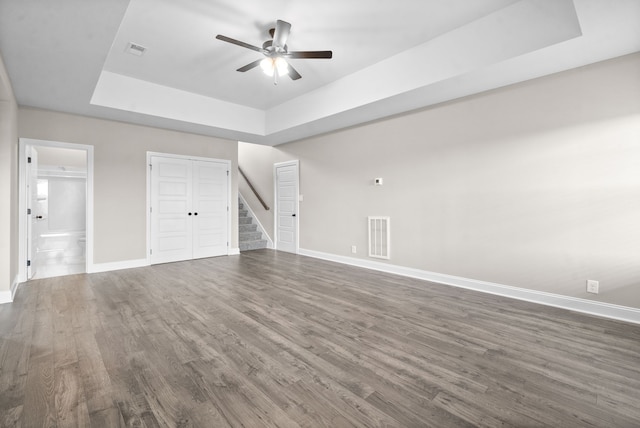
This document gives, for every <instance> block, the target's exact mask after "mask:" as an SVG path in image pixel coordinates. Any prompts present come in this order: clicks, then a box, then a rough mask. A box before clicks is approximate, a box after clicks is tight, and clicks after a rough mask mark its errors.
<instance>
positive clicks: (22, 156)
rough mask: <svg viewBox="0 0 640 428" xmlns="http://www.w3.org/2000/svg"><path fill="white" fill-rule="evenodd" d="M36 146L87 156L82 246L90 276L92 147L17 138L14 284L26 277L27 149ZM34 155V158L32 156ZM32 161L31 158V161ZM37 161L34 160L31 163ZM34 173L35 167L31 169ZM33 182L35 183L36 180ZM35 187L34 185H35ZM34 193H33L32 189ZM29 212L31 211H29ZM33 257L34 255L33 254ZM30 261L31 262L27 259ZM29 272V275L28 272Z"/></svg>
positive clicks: (28, 240)
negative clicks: (81, 153)
mask: <svg viewBox="0 0 640 428" xmlns="http://www.w3.org/2000/svg"><path fill="white" fill-rule="evenodd" d="M34 147H35V148H37V147H57V148H62V149H72V150H83V151H84V152H86V156H87V158H86V159H87V186H86V200H85V203H86V206H85V209H86V226H85V230H86V241H85V242H86V245H85V251H86V253H85V259H86V261H85V269H86V272H88V273H90V272H93V271H94V264H93V146H91V145H87V144H77V143H65V142H61V141H49V140H36V139H32V138H20V140H19V149H18V163H19V165H20V168H19V178H18V187H19V191H18V210H19V212H20V215H19V216H18V237H19V238H18V261H19V266H18V277H17V282H18V283H22V282H25V281H27V279H28V278H30V275H29V272H28V267H27V260H29V255H28V252H29V248H28V247H29V246H30V245H32V244H31V237H30V236H29V230H28V229H29V227H30V225H29V224H30V223H31V222H32V219H31V218H30V217H31V216H29V215H28V214H27V212H28V211H27V209H28V207H29V205H30V204H31V202H30V201H29V197H30V196H29V191H28V189H27V187H28V183H29V181H30V180H29V177H28V175H29V163H28V162H27V161H28V158H29V154H28V152H29V150H32V149H33V148H34ZM36 156H37V155H36ZM31 161H32V162H34V159H33V156H32V159H31ZM35 162H37V160H36V161H35ZM33 170H34V171H36V170H37V168H34V169H33ZM36 181H37V180H36ZM36 188H37V185H36ZM36 192H37V190H36ZM32 212H33V211H32ZM34 255H35V254H34ZM31 260H33V259H31ZM32 273H33V272H32Z"/></svg>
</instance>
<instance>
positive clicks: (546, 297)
mask: <svg viewBox="0 0 640 428" xmlns="http://www.w3.org/2000/svg"><path fill="white" fill-rule="evenodd" d="M298 254H300V255H303V256H308V257H314V258H317V259H323V260H329V261H332V262H337V263H343V264H347V265H351V266H357V267H362V268H366V269H372V270H378V271H382V272H387V273H393V274H396V275H401V276H407V277H411V278H416V279H422V280H425V281H431V282H437V283H439V284H446V285H451V286H454V287H461V288H467V289H470V290H476V291H481V292H483V293H490V294H496V295H498V296H504V297H511V298H513V299H518V300H524V301H527V302H532V303H539V304H542V305H547V306H553V307H556V308H562V309H568V310H570V311H576V312H582V313H585V314H590V315H596V316H600V317H605V318H611V319H615V320H620V321H626V322H630V323H634V324H640V309H636V308H631V307H627V306H620V305H612V304H610V303H602V302H596V301H593V300H587V299H580V298H577V297H569V296H563V295H560V294H553V293H546V292H543V291H535V290H528V289H526V288H519V287H512V286H509V285H503V284H497V283H494V282H487V281H479V280H476V279H469V278H463V277H460V276H453V275H446V274H442V273H436V272H429V271H425V270H420V269H413V268H408V267H403V266H397V265H392V264H387V263H381V262H377V261H372V260H364V259H356V258H353V257H347V256H339V255H335V254H329V253H323V252H320V251H313V250H305V249H302V248H300V250H299V251H298Z"/></svg>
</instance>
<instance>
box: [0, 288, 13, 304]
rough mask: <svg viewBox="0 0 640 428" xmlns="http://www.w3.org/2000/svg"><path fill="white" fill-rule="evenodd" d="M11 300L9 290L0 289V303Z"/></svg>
mask: <svg viewBox="0 0 640 428" xmlns="http://www.w3.org/2000/svg"><path fill="white" fill-rule="evenodd" d="M11 302H13V299H12V298H11V290H4V291H0V305H1V304H3V303H11Z"/></svg>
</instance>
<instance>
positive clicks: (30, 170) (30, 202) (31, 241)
mask: <svg viewBox="0 0 640 428" xmlns="http://www.w3.org/2000/svg"><path fill="white" fill-rule="evenodd" d="M26 154H27V279H31V278H33V276H34V275H35V273H36V256H37V251H38V220H39V219H38V216H39V214H38V213H37V212H36V211H37V208H38V151H37V150H36V148H35V147H32V146H27V148H26Z"/></svg>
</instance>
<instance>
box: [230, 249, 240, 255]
mask: <svg viewBox="0 0 640 428" xmlns="http://www.w3.org/2000/svg"><path fill="white" fill-rule="evenodd" d="M229 255H230V256H239V255H240V248H238V247H236V248H229Z"/></svg>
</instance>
